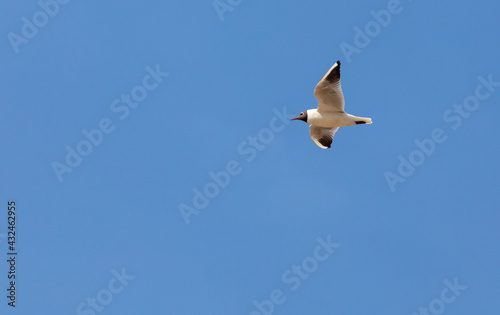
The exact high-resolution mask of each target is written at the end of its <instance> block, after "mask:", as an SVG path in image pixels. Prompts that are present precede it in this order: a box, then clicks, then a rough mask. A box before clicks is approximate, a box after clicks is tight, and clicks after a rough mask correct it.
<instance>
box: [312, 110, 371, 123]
mask: <svg viewBox="0 0 500 315" xmlns="http://www.w3.org/2000/svg"><path fill="white" fill-rule="evenodd" d="M359 121H364V122H365V123H367V124H371V119H370V118H365V117H357V116H353V115H350V114H347V113H346V112H344V111H342V112H323V111H319V110H317V109H308V110H307V121H306V122H307V123H308V124H311V125H315V126H319V127H326V128H333V127H347V126H354V125H356V124H359ZM356 122H358V123H356Z"/></svg>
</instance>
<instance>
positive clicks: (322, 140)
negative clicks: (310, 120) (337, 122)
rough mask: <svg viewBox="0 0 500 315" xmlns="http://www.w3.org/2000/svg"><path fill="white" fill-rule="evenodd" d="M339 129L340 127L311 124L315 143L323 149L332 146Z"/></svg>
mask: <svg viewBox="0 0 500 315" xmlns="http://www.w3.org/2000/svg"><path fill="white" fill-rule="evenodd" d="M337 130H339V128H338V127H335V128H326V127H319V126H315V125H311V126H309V134H310V135H311V138H312V139H313V141H314V143H316V144H317V145H318V147H320V148H322V149H328V148H330V147H331V146H332V141H333V137H334V136H335V133H336V132H337Z"/></svg>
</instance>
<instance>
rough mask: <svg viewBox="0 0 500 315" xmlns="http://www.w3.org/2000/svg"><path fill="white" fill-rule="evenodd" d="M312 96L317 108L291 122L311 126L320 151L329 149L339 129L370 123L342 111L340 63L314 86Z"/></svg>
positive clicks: (310, 131) (366, 119) (312, 134)
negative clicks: (299, 122) (300, 122)
mask: <svg viewBox="0 0 500 315" xmlns="http://www.w3.org/2000/svg"><path fill="white" fill-rule="evenodd" d="M314 96H316V98H317V99H318V108H317V109H308V110H306V111H305V112H302V113H300V114H299V116H297V117H295V118H292V119H291V120H302V121H305V122H306V123H308V124H311V126H309V133H310V135H311V138H312V139H313V141H314V143H316V144H317V145H318V146H319V147H320V148H322V149H328V148H330V147H331V145H332V141H333V137H334V136H335V133H336V132H337V130H339V127H346V126H353V125H360V124H371V123H372V120H371V118H367V117H357V116H353V115H349V114H347V113H346V112H345V111H344V95H343V94H342V87H341V86H340V61H337V62H336V63H335V64H334V65H333V66H332V67H331V68H330V70H328V72H327V73H326V74H325V76H324V77H323V79H321V81H319V83H318V85H316V89H315V90H314Z"/></svg>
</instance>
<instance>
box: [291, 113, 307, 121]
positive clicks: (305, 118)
mask: <svg viewBox="0 0 500 315" xmlns="http://www.w3.org/2000/svg"><path fill="white" fill-rule="evenodd" d="M290 120H302V121H305V122H307V111H305V112H302V113H300V114H299V116H297V117H295V118H292V119H290Z"/></svg>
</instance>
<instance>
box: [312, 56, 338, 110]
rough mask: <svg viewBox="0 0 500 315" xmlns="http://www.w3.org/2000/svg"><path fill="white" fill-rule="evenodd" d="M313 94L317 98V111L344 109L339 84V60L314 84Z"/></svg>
mask: <svg viewBox="0 0 500 315" xmlns="http://www.w3.org/2000/svg"><path fill="white" fill-rule="evenodd" d="M314 96H316V98H317V99H318V111H320V112H332V111H335V112H343V111H344V94H342V87H341V86H340V61H337V62H336V63H335V64H334V65H333V66H332V67H331V68H330V70H328V72H327V73H326V74H325V76H324V77H323V79H321V81H319V83H318V85H316V89H315V90H314Z"/></svg>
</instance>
